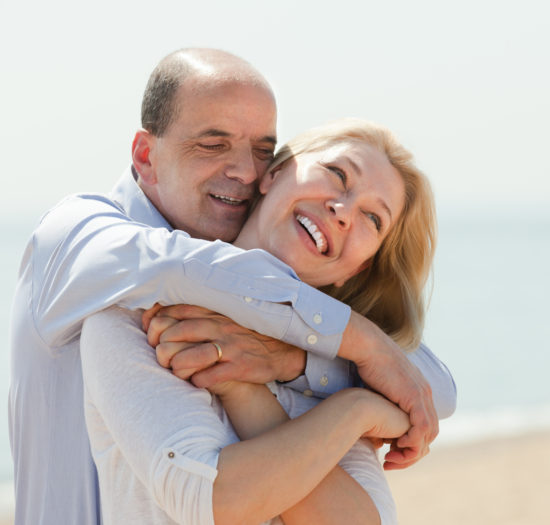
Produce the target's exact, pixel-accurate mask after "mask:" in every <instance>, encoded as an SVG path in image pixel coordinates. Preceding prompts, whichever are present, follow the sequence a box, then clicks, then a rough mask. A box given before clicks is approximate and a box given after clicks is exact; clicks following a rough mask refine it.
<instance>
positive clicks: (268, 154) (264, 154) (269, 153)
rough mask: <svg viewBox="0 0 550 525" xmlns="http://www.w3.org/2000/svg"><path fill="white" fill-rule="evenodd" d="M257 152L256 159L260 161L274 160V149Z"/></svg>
mask: <svg viewBox="0 0 550 525" xmlns="http://www.w3.org/2000/svg"><path fill="white" fill-rule="evenodd" d="M255 152H256V157H258V158H259V159H260V160H271V159H272V158H273V150H272V149H267V148H266V149H263V148H256V149H255Z"/></svg>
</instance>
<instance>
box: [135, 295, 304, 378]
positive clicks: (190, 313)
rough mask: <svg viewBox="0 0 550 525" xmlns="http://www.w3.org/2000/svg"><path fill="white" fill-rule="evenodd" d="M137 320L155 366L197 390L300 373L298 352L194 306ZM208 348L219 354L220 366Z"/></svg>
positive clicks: (172, 308) (169, 309) (147, 314)
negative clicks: (153, 353)
mask: <svg viewBox="0 0 550 525" xmlns="http://www.w3.org/2000/svg"><path fill="white" fill-rule="evenodd" d="M142 320H143V325H144V328H146V329H148V331H147V339H148V341H149V344H150V345H151V346H153V347H154V348H156V352H157V360H158V362H159V363H160V364H161V365H162V366H164V367H166V368H172V371H173V373H174V374H175V375H176V376H178V377H180V378H182V379H189V378H191V381H192V383H193V384H194V385H196V386H198V387H201V388H211V387H212V386H213V385H215V384H217V383H221V382H225V381H245V382H249V383H261V384H263V383H267V382H269V381H273V380H275V379H278V380H280V381H290V380H291V379H294V378H296V377H297V376H299V375H300V374H302V373H303V370H304V369H305V360H306V355H305V352H304V351H303V350H301V349H299V348H296V347H294V346H291V345H288V344H286V343H283V342H281V341H278V340H276V339H272V338H270V337H267V336H264V335H262V334H259V333H257V332H254V331H252V330H248V329H247V328H243V327H242V326H240V325H238V324H236V323H234V322H233V321H232V320H231V319H228V318H227V317H224V316H223V315H220V314H218V313H215V312H212V311H210V310H206V309H204V308H200V307H198V306H190V305H176V306H168V307H163V308H158V307H156V306H155V307H153V309H151V310H147V311H146V312H145V313H144V314H143V319H142ZM213 343H217V344H218V345H219V346H220V348H221V351H222V358H221V359H220V360H218V357H219V355H218V350H217V348H216V347H215V346H214V344H213Z"/></svg>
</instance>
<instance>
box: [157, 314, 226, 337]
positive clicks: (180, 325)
mask: <svg viewBox="0 0 550 525" xmlns="http://www.w3.org/2000/svg"><path fill="white" fill-rule="evenodd" d="M161 319H164V318H161ZM166 319H171V318H170V317H168V318H166ZM221 335H222V334H221V333H220V326H219V324H218V323H217V322H216V321H213V320H210V319H204V318H202V319H186V320H183V321H177V322H176V323H173V324H172V325H171V326H170V327H169V328H167V329H166V330H164V331H163V332H162V334H161V335H160V341H161V342H165V341H187V342H189V343H201V342H203V341H211V340H212V339H219V338H220V337H221Z"/></svg>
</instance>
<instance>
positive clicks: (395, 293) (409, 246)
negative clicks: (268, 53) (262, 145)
mask: <svg viewBox="0 0 550 525" xmlns="http://www.w3.org/2000/svg"><path fill="white" fill-rule="evenodd" d="M349 141H353V142H355V141H360V142H361V141H364V142H367V143H368V144H370V145H371V146H374V147H375V148H376V149H378V150H379V151H381V152H382V153H384V154H385V155H386V157H387V158H388V160H389V162H390V163H391V165H392V166H393V167H394V168H395V169H396V170H397V171H398V172H399V173H400V175H401V177H402V178H403V181H404V183H405V204H404V208H403V211H402V213H401V214H400V216H399V219H398V220H397V222H396V224H395V225H394V226H393V227H392V229H391V231H390V232H389V234H388V235H387V237H386V238H385V239H384V241H383V243H382V245H381V247H380V249H379V250H378V252H377V253H376V255H375V256H374V258H373V259H372V261H371V264H370V265H369V267H368V268H367V269H366V270H363V271H362V272H360V273H359V274H357V275H355V276H354V277H352V278H351V279H349V280H348V281H347V282H346V283H345V284H344V285H343V286H341V287H336V286H334V285H330V286H325V287H323V288H322V290H323V291H324V292H326V293H328V294H329V295H331V296H332V297H334V298H336V299H338V300H340V301H343V302H345V303H347V304H348V305H349V306H351V308H352V309H353V310H355V311H356V312H358V313H360V314H362V315H364V316H365V317H368V318H369V319H370V320H372V321H373V322H374V323H375V324H377V325H378V326H379V327H380V328H381V329H382V330H384V331H385V332H386V333H387V334H388V335H389V336H391V337H392V338H393V339H394V340H395V341H396V342H397V343H398V344H399V345H400V346H401V347H402V348H404V349H407V350H410V349H414V348H416V347H417V346H418V345H419V343H420V339H421V337H422V331H423V328H424V318H425V297H424V287H425V285H426V282H427V280H428V277H429V276H430V271H431V266H432V261H433V256H434V251H435V241H436V228H437V227H436V218H435V204H434V199H433V194H432V190H431V187H430V183H429V181H428V179H427V178H426V176H425V175H424V174H423V173H422V172H421V171H420V170H419V169H418V168H417V167H416V166H415V165H414V163H413V156H412V154H411V153H410V152H409V151H408V150H406V149H405V148H404V147H403V146H402V145H401V144H400V143H399V142H398V141H397V139H396V138H395V136H394V135H393V133H391V132H390V131H389V130H388V129H386V128H384V127H383V126H380V125H378V124H374V123H371V122H367V121H363V120H359V119H342V120H337V121H334V122H331V123H329V124H326V125H325V126H321V127H318V128H314V129H311V130H309V131H307V132H305V133H302V134H301V135H298V136H297V137H295V138H294V139H292V140H291V141H289V142H288V143H287V144H285V145H284V146H283V147H282V148H281V149H280V150H279V151H278V152H277V155H276V156H275V158H274V159H273V163H272V164H271V166H270V167H269V169H268V171H272V170H273V169H274V168H276V167H277V166H279V165H281V164H282V163H284V162H286V161H287V160H289V159H291V158H293V157H296V156H298V155H300V154H302V153H307V152H312V151H321V150H324V149H326V148H328V147H331V146H333V145H335V144H338V143H342V142H349Z"/></svg>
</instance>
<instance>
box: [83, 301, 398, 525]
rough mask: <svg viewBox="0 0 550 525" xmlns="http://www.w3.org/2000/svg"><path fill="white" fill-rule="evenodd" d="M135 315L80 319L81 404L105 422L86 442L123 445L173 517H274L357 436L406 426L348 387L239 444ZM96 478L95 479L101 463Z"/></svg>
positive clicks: (377, 401) (373, 398) (382, 403)
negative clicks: (163, 362) (166, 364)
mask: <svg viewBox="0 0 550 525" xmlns="http://www.w3.org/2000/svg"><path fill="white" fill-rule="evenodd" d="M137 320H138V317H136V315H135V314H132V313H131V312H127V311H124V310H121V309H111V310H108V311H105V312H101V313H99V314H97V315H96V316H93V317H91V318H90V319H88V320H87V321H86V323H85V326H84V329H83V333H82V340H81V343H82V344H81V350H82V363H83V375H84V383H85V387H86V392H87V396H88V399H87V403H86V406H87V410H88V411H89V410H91V407H93V409H94V410H97V411H98V412H99V414H100V416H101V417H100V418H97V419H100V420H101V421H102V422H103V425H100V426H99V427H98V428H94V427H92V428H89V431H90V439H91V444H92V448H93V450H94V455H95V454H96V453H98V454H99V455H100V456H101V457H102V458H103V457H104V456H105V452H107V455H108V453H111V452H112V451H113V447H115V448H118V449H120V452H121V454H122V456H123V457H124V458H125V460H126V461H127V463H128V464H129V466H130V468H131V469H132V471H133V472H134V473H135V475H136V476H137V477H138V479H139V480H140V481H141V483H143V484H144V485H145V486H146V487H147V488H148V491H149V493H150V494H151V495H152V497H153V498H154V499H155V500H156V501H157V503H158V504H159V505H160V506H161V508H163V509H164V510H165V511H166V512H167V513H168V514H169V515H170V516H171V517H172V519H175V520H176V521H178V522H181V523H199V522H200V523H205V524H208V523H213V521H212V520H213V516H216V523H217V524H218V523H224V522H226V523H258V522H260V521H262V520H265V519H268V518H270V517H273V516H275V515H277V514H279V513H280V512H282V511H284V510H285V509H288V508H290V507H292V506H293V505H295V504H297V503H298V502H299V501H300V500H302V499H303V498H304V497H305V496H306V495H307V494H309V493H310V492H311V491H312V490H313V489H314V488H315V487H316V486H317V485H318V484H319V483H320V482H321V480H323V478H325V476H326V475H327V474H329V473H330V472H331V471H332V470H333V468H334V465H335V464H336V463H337V462H338V461H339V459H340V458H341V457H342V456H343V455H344V454H345V453H346V451H347V450H348V449H349V448H350V447H351V446H352V444H353V443H354V442H355V441H356V440H357V438H359V437H360V436H361V435H363V434H365V433H367V434H373V435H385V434H387V435H389V436H390V435H392V434H393V435H397V434H400V433H402V432H403V431H404V430H405V429H406V428H407V426H408V420H407V417H406V416H405V415H404V414H403V413H402V412H401V411H400V410H398V409H396V408H395V407H393V406H392V405H391V404H390V403H388V402H387V401H386V400H384V399H383V398H381V397H380V396H378V395H376V394H373V393H369V392H367V391H365V390H362V389H351V390H346V391H343V392H341V393H339V394H337V395H335V396H331V398H330V399H328V400H326V401H323V402H322V403H321V404H320V405H319V406H317V407H315V408H313V409H312V410H311V411H309V412H308V413H307V414H305V415H304V416H301V417H299V418H297V419H295V420H292V421H287V422H285V423H283V424H282V425H280V426H278V427H277V428H276V429H274V430H272V431H269V432H266V433H261V430H262V429H260V430H258V428H256V429H253V430H252V432H253V433H255V432H260V435H258V436H257V437H253V438H251V439H249V440H248V441H245V442H235V439H236V438H235V439H232V438H231V437H230V433H231V432H230V427H227V425H226V426H224V424H223V415H222V414H219V413H218V414H216V412H215V410H214V409H213V407H212V402H211V400H210V396H209V394H208V393H207V392H205V391H204V390H199V389H197V388H195V387H193V386H191V385H189V384H188V383H186V382H184V381H181V380H179V379H178V378H176V377H174V376H173V375H172V374H170V373H169V372H168V371H167V370H164V369H162V368H160V367H159V366H158V365H157V363H156V360H155V357H154V352H153V351H152V350H151V349H150V347H149V346H148V344H147V342H146V340H145V336H144V334H143V333H142V332H141V330H140V328H139V326H138V325H137ZM259 388H264V387H263V386H261V387H259ZM269 396H271V394H269ZM377 407H378V408H377ZM214 408H215V407H214ZM382 410H392V411H393V412H392V413H393V414H394V416H395V417H394V419H393V421H394V424H395V427H394V428H380V427H379V426H378V423H379V421H378V418H376V417H374V415H376V414H377V412H380V411H382ZM88 416H89V414H87V419H88V420H89V421H94V418H90V417H88ZM277 417H281V418H284V417H285V416H284V414H282V413H279V416H277ZM385 420H388V418H386V419H385ZM279 422H280V421H277V423H279ZM237 424H238V423H237ZM268 424H270V423H268ZM102 432H103V433H105V432H107V433H108V434H109V436H110V438H111V439H112V443H111V441H110V440H109V439H106V438H105V436H102V435H101V433H102ZM98 433H99V435H98ZM102 446H103V447H105V448H102ZM220 451H221V452H220ZM98 465H100V463H98ZM108 474H109V471H108V472H107V475H108ZM99 475H100V480H101V477H102V469H101V467H100V468H99ZM336 475H337V476H338V474H336ZM337 479H338V480H339V479H340V478H337ZM273 487H277V490H273ZM359 488H360V487H356V489H359ZM361 490H362V489H361ZM242 494H246V495H247V497H246V498H242ZM212 501H213V502H214V507H213V509H212ZM243 501H246V502H250V504H249V505H243V504H242V502H243ZM258 501H261V502H262V504H261V505H259V504H258V503H256V502H258ZM367 505H368V503H367ZM360 508H361V509H362V510H364V507H363V506H361V507H360ZM367 509H368V507H367ZM372 510H373V509H372V507H370V512H372ZM365 512H367V511H365ZM212 513H213V514H212ZM218 514H220V516H221V517H220V516H218ZM367 515H368V514H367ZM193 520H195V521H193ZM224 520H225V521H224ZM374 523H376V521H374Z"/></svg>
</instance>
